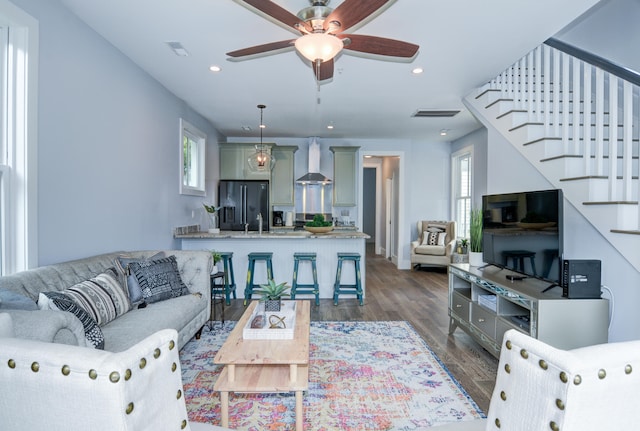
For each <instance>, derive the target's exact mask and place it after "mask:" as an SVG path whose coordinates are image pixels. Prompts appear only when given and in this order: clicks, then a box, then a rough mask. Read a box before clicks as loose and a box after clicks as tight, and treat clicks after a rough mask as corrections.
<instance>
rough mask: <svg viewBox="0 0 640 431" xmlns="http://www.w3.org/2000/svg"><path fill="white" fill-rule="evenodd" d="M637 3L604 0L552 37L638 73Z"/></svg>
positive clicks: (639, 8)
mask: <svg viewBox="0 0 640 431" xmlns="http://www.w3.org/2000/svg"><path fill="white" fill-rule="evenodd" d="M638 22H640V2H638V1H637V0H604V1H601V2H599V3H598V4H597V5H596V6H594V7H593V8H592V9H591V10H589V11H588V12H586V13H585V14H584V15H583V16H582V17H580V18H579V19H577V20H575V21H574V22H572V23H571V24H570V25H568V26H567V27H565V28H564V29H563V30H562V31H560V32H558V33H557V34H556V35H555V36H554V37H555V38H557V39H560V40H562V41H563V42H566V43H568V44H570V45H574V46H576V47H578V48H581V49H584V50H585V51H588V52H592V53H593V54H596V55H599V56H600V57H603V58H605V59H607V60H609V61H612V62H614V63H616V64H618V65H621V66H624V67H627V68H630V69H631V70H635V71H637V72H640V56H639V55H638V50H637V49H636V47H637V46H639V45H640V28H639V27H638Z"/></svg>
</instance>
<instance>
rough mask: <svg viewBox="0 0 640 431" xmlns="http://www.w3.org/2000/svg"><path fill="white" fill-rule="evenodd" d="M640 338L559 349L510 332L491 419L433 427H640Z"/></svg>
mask: <svg viewBox="0 0 640 431" xmlns="http://www.w3.org/2000/svg"><path fill="white" fill-rule="evenodd" d="M639 387H640V340H638V341H628V342H623V343H609V344H601V345H597V346H590V347H583V348H580V349H575V350H568V351H566V350H559V349H556V348H554V347H551V346H549V345H547V344H545V343H543V342H541V341H538V340H536V339H533V338H531V337H529V336H527V335H524V334H522V333H520V332H518V331H516V330H514V329H511V330H509V331H508V332H506V333H505V336H504V341H503V345H502V351H501V352H500V363H499V365H498V376H497V379H496V385H495V388H494V390H493V395H492V397H491V404H490V407H489V413H488V415H487V416H488V417H487V419H482V420H474V421H467V422H459V423H455V424H449V425H444V426H441V427H436V428H434V431H481V430H483V431H504V430H508V431H532V430H551V431H592V430H593V431H596V430H633V429H638V418H637V417H636V409H637V408H638V406H639V405H640V391H638V388H639Z"/></svg>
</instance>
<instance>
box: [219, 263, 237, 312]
mask: <svg viewBox="0 0 640 431" xmlns="http://www.w3.org/2000/svg"><path fill="white" fill-rule="evenodd" d="M220 257H221V258H222V265H223V268H224V269H223V271H224V296H225V300H226V302H227V305H231V298H230V295H231V294H233V299H236V278H235V275H234V274H233V260H232V259H233V252H231V251H223V252H220Z"/></svg>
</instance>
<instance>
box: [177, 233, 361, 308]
mask: <svg viewBox="0 0 640 431" xmlns="http://www.w3.org/2000/svg"><path fill="white" fill-rule="evenodd" d="M175 238H177V239H180V240H181V242H182V249H183V250H215V251H219V252H233V269H234V274H235V280H236V292H237V295H238V298H244V289H245V286H246V279H247V266H248V259H247V255H248V254H249V253H253V252H272V253H273V276H274V280H275V281H276V282H277V283H282V282H287V284H288V285H291V283H292V281H293V253H299V252H307V253H309V252H315V253H317V257H316V265H317V270H318V285H319V287H320V298H333V284H334V282H335V278H336V269H337V265H338V256H337V254H338V253H339V252H340V253H344V252H346V253H360V255H361V259H360V273H361V277H362V278H361V283H362V290H363V294H364V295H365V296H366V286H365V272H366V264H365V240H366V239H368V238H369V235H367V234H365V233H362V232H357V231H354V230H339V229H338V230H334V231H331V232H329V233H325V234H312V233H310V232H307V231H298V230H295V231H294V230H290V229H289V230H287V229H281V230H275V231H269V232H263V233H262V234H260V233H258V232H253V231H251V232H247V233H245V232H237V231H221V232H220V233H216V234H213V233H207V232H196V233H187V234H181V235H178V234H176V235H175ZM341 281H342V283H343V284H353V283H355V271H354V269H353V265H350V264H348V263H347V264H343V267H342V280H341ZM254 283H260V284H266V283H267V275H266V268H265V264H264V262H257V263H256V270H255V275H254ZM298 283H300V284H307V283H312V274H311V266H310V265H308V264H306V263H301V264H300V267H299V270H298ZM308 297H310V296H307V295H301V296H297V297H296V299H299V298H308ZM352 297H353V298H355V295H343V296H341V297H340V299H343V298H352Z"/></svg>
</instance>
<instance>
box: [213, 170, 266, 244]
mask: <svg viewBox="0 0 640 431" xmlns="http://www.w3.org/2000/svg"><path fill="white" fill-rule="evenodd" d="M218 205H219V206H220V207H222V208H220V229H222V230H244V229H245V225H247V224H248V225H249V230H250V231H257V230H259V227H258V226H259V224H258V219H259V216H258V215H259V214H261V215H262V230H264V231H267V230H269V181H228V180H223V181H220V184H219V185H218Z"/></svg>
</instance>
